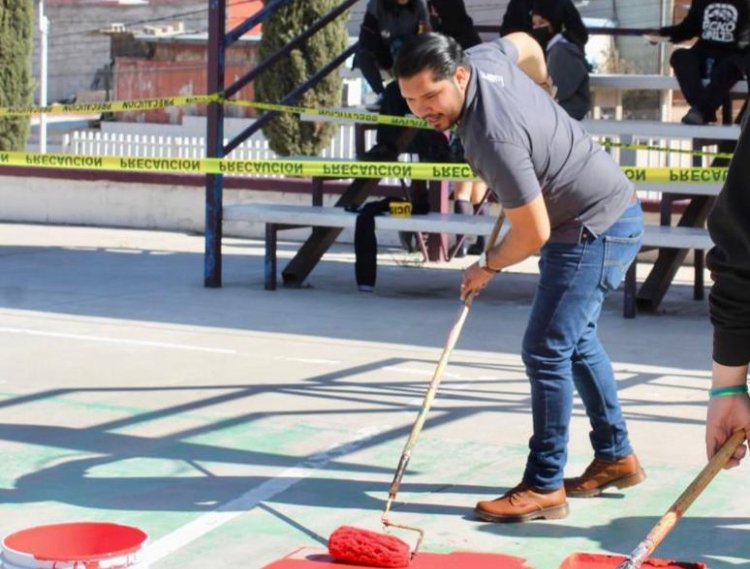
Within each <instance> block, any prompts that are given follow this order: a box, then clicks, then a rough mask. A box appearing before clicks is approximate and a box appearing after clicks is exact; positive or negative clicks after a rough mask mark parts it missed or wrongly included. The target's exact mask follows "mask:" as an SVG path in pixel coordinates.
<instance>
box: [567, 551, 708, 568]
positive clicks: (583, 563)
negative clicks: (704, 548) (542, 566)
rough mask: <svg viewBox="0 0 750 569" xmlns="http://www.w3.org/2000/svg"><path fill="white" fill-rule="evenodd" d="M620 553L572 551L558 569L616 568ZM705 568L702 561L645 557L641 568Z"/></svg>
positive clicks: (621, 560)
mask: <svg viewBox="0 0 750 569" xmlns="http://www.w3.org/2000/svg"><path fill="white" fill-rule="evenodd" d="M625 559H626V558H625V557H623V556H622V555H605V554H599V553H574V554H573V555H569V556H568V557H567V558H566V559H565V561H563V563H562V565H560V569H617V566H618V565H620V564H621V563H622V562H623V561H625ZM656 568H658V569H706V566H705V565H704V564H703V563H687V562H684V561H668V560H666V559H647V560H646V561H644V563H643V565H641V569H656Z"/></svg>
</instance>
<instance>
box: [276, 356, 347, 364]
mask: <svg viewBox="0 0 750 569" xmlns="http://www.w3.org/2000/svg"><path fill="white" fill-rule="evenodd" d="M273 359H274V360H276V361H282V362H297V363H301V364H329V365H339V364H341V361H340V360H322V359H317V358H289V357H285V356H278V357H275V358H273Z"/></svg>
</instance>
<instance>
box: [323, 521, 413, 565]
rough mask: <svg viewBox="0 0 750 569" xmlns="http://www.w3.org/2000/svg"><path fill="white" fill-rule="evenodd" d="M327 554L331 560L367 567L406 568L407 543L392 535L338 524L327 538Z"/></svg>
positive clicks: (407, 558)
mask: <svg viewBox="0 0 750 569" xmlns="http://www.w3.org/2000/svg"><path fill="white" fill-rule="evenodd" d="M328 553H329V554H330V555H331V557H333V558H334V559H336V560H338V561H343V562H345V563H351V564H352V565H367V566H369V567H408V566H409V561H410V560H411V553H410V551H409V545H408V544H407V543H406V542H404V541H402V540H400V539H399V538H397V537H395V536H393V535H387V534H384V533H377V532H374V531H368V530H364V529H358V528H355V527H351V526H341V527H340V528H338V529H336V530H335V531H334V532H333V533H332V534H331V537H329V538H328Z"/></svg>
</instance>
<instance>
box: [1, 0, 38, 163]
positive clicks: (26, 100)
mask: <svg viewBox="0 0 750 569" xmlns="http://www.w3.org/2000/svg"><path fill="white" fill-rule="evenodd" d="M33 47H34V6H33V3H32V0H0V107H17V106H25V105H30V104H31V101H32V99H31V96H32V91H33V82H32V78H31V54H32V51H33ZM28 135H29V117H0V150H16V151H23V150H25V149H26V140H27V138H28Z"/></svg>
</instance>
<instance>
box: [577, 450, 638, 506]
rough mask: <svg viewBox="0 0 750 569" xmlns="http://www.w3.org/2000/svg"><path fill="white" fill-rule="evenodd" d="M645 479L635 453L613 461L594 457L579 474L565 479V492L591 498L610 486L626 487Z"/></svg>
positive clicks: (578, 496)
mask: <svg viewBox="0 0 750 569" xmlns="http://www.w3.org/2000/svg"><path fill="white" fill-rule="evenodd" d="M645 479H646V472H645V471H644V470H643V468H641V464H640V463H639V462H638V457H637V456H635V453H632V454H629V455H628V456H626V457H625V458H621V459H619V460H615V461H613V462H610V461H607V460H602V459H601V458H595V459H594V461H593V462H592V463H591V464H589V465H588V468H586V470H585V471H584V473H583V474H582V475H581V476H578V477H577V478H566V479H565V492H566V493H567V495H568V496H571V497H575V498H591V497H593V496H598V495H599V494H601V493H602V490H604V489H605V488H609V487H610V486H614V487H615V488H628V487H630V486H635V485H636V484H640V483H641V482H643V481H644V480H645Z"/></svg>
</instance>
